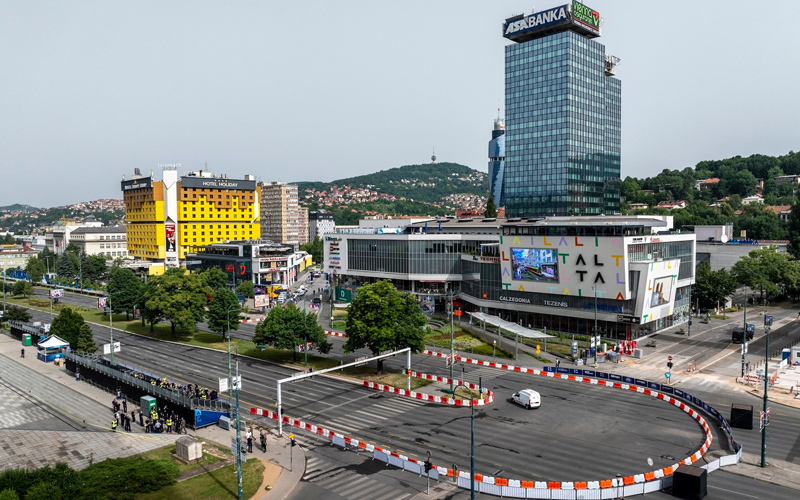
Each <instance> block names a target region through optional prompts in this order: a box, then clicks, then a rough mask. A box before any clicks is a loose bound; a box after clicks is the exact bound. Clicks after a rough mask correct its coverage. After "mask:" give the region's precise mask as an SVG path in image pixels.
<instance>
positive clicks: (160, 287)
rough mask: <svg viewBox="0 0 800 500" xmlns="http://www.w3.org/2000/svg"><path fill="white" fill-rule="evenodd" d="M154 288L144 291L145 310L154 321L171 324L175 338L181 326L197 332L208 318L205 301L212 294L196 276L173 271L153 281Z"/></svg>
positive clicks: (173, 269)
mask: <svg viewBox="0 0 800 500" xmlns="http://www.w3.org/2000/svg"><path fill="white" fill-rule="evenodd" d="M150 283H151V284H152V285H153V286H152V287H148V288H147V290H146V291H145V297H146V303H145V304H146V308H147V310H149V311H151V312H152V313H153V315H154V316H155V317H160V318H163V319H164V320H165V321H169V323H170V327H171V332H172V337H173V338H175V329H176V328H177V327H178V326H180V327H181V328H184V329H186V330H188V331H189V332H194V331H195V330H197V323H199V322H201V321H203V318H204V317H205V310H206V309H205V308H206V302H207V300H206V297H207V296H208V293H209V292H210V290H209V289H208V288H207V287H206V286H205V285H204V284H203V281H202V280H201V279H200V277H199V276H198V275H196V274H187V273H186V272H185V270H184V269H181V268H178V267H176V268H172V269H169V270H167V272H165V273H164V274H162V275H161V276H156V277H155V278H153V279H151V280H150Z"/></svg>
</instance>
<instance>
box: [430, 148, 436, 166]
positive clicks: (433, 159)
mask: <svg viewBox="0 0 800 500" xmlns="http://www.w3.org/2000/svg"><path fill="white" fill-rule="evenodd" d="M431 163H436V146H434V147H433V154H432V155H431Z"/></svg>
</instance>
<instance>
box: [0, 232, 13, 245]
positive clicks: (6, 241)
mask: <svg viewBox="0 0 800 500" xmlns="http://www.w3.org/2000/svg"><path fill="white" fill-rule="evenodd" d="M2 243H3V245H13V244H14V243H15V240H14V235H13V234H11V233H6V234H5V235H4V236H3V241H2Z"/></svg>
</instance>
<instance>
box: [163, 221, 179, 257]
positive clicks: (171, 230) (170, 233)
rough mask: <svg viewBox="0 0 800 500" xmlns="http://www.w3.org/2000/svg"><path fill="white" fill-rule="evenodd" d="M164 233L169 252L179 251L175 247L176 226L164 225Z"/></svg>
mask: <svg viewBox="0 0 800 500" xmlns="http://www.w3.org/2000/svg"><path fill="white" fill-rule="evenodd" d="M164 232H165V233H166V245H167V252H174V251H175V250H176V249H177V247H176V246H175V224H164Z"/></svg>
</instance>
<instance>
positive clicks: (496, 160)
mask: <svg viewBox="0 0 800 500" xmlns="http://www.w3.org/2000/svg"><path fill="white" fill-rule="evenodd" d="M503 127H504V124H503V121H502V120H500V119H499V118H498V119H497V120H495V122H494V130H493V131H492V140H491V141H489V194H490V195H492V197H493V198H494V204H495V205H496V206H498V207H502V206H504V205H503V172H504V171H505V163H506V162H505V156H506V138H505V135H504V134H505V129H504V128H503Z"/></svg>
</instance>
